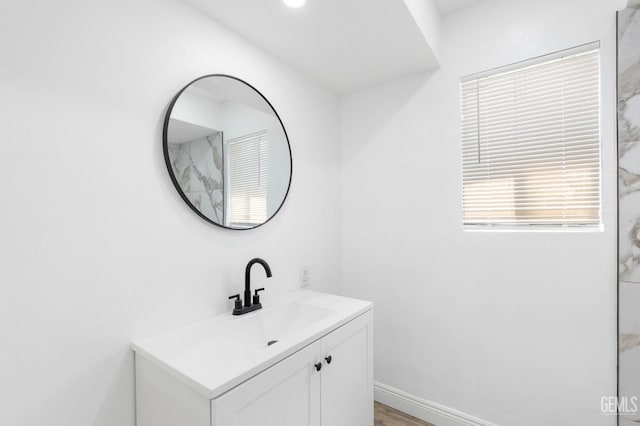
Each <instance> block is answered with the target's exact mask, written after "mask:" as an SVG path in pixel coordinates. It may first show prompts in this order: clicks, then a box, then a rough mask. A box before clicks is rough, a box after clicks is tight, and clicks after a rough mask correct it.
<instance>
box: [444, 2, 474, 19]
mask: <svg viewBox="0 0 640 426" xmlns="http://www.w3.org/2000/svg"><path fill="white" fill-rule="evenodd" d="M435 1H436V4H437V5H438V8H439V9H440V12H441V13H442V14H443V15H448V14H450V13H452V12H455V11H457V10H459V9H462V8H463V7H467V6H469V5H470V4H472V3H476V2H477V1H478V0H435Z"/></svg>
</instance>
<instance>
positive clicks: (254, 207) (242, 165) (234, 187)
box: [225, 132, 268, 228]
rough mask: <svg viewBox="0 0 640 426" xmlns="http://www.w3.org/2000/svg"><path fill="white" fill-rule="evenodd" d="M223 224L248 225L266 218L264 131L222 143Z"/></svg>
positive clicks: (262, 221)
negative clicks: (223, 153) (223, 166)
mask: <svg viewBox="0 0 640 426" xmlns="http://www.w3.org/2000/svg"><path fill="white" fill-rule="evenodd" d="M225 149H226V155H225V160H226V164H225V169H226V174H225V178H226V179H225V180H226V194H227V197H225V202H226V203H227V208H226V209H225V211H226V212H228V213H227V217H226V223H227V226H229V225H233V226H234V227H247V228H251V227H254V226H256V225H259V224H261V223H264V222H265V221H266V220H267V160H268V158H267V132H260V133H254V134H251V135H247V136H243V137H240V138H236V139H231V140H229V141H227V142H226V144H225Z"/></svg>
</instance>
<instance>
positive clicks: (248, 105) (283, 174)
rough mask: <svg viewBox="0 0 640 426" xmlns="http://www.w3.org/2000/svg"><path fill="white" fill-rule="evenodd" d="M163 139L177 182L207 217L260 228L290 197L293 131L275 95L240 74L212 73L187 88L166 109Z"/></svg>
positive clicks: (240, 226) (231, 225) (226, 224)
mask: <svg viewBox="0 0 640 426" xmlns="http://www.w3.org/2000/svg"><path fill="white" fill-rule="evenodd" d="M163 144H164V158H165V161H166V163H167V168H168V169H169V175H170V176H171V180H172V181H173V184H174V185H175V187H176V189H177V190H178V192H179V193H180V196H181V197H182V199H183V200H184V201H185V202H186V203H187V204H188V205H189V207H191V209H192V210H193V211H195V212H196V213H197V214H198V215H199V216H200V217H202V218H203V219H205V220H206V221H208V222H211V223H213V224H215V225H218V226H222V227H224V228H230V229H251V228H255V227H257V226H260V225H262V224H264V223H265V222H267V221H269V219H271V218H272V217H273V216H274V215H275V214H276V213H278V210H280V207H282V204H283V203H284V200H285V198H287V193H288V192H289V185H290V184H291V167H292V164H291V163H292V161H291V148H290V146H289V139H288V137H287V132H286V131H285V129H284V126H283V125H282V121H281V120H280V117H279V116H278V114H277V113H276V111H275V110H274V109H273V107H272V106H271V104H270V103H269V101H268V100H267V99H266V98H265V97H264V96H263V95H262V94H261V93H260V92H259V91H258V90H256V89H255V88H254V87H253V86H251V85H250V84H248V83H246V82H244V81H242V80H240V79H238V78H235V77H231V76H228V75H221V74H215V75H207V76H204V77H200V78H198V79H196V80H194V81H192V82H191V83H189V84H188V85H187V86H186V87H185V88H184V89H182V90H181V91H180V92H179V93H178V94H177V95H176V97H175V98H174V100H173V102H172V103H171V105H170V106H169V110H168V111H167V116H166V118H165V122H164V133H163Z"/></svg>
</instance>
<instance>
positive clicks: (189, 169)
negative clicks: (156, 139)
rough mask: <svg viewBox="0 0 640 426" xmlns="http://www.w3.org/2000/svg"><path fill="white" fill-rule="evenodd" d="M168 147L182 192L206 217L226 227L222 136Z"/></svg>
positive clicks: (218, 134) (213, 136)
mask: <svg viewBox="0 0 640 426" xmlns="http://www.w3.org/2000/svg"><path fill="white" fill-rule="evenodd" d="M167 147H168V150H169V158H170V160H171V167H172V168H173V173H174V176H175V177H176V179H177V180H178V183H179V184H180V188H181V189H182V192H183V193H184V194H185V195H186V197H187V198H188V199H189V201H190V202H191V204H193V205H194V206H195V207H196V208H197V209H198V210H199V211H200V212H201V213H202V214H204V215H205V216H207V217H208V218H209V219H211V220H213V221H214V222H216V223H223V222H224V218H223V211H224V182H223V172H222V171H223V167H224V166H223V163H222V133H216V134H214V135H210V136H207V137H204V138H200V139H196V140H193V141H190V142H186V143H169V144H167Z"/></svg>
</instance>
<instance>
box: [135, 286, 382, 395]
mask: <svg viewBox="0 0 640 426" xmlns="http://www.w3.org/2000/svg"><path fill="white" fill-rule="evenodd" d="M370 308H371V303H370V302H364V301H360V300H356V299H350V298H344V297H340V296H334V295H329V294H324V293H317V292H312V291H307V290H298V291H295V292H291V293H288V294H286V295H283V296H280V297H277V298H274V299H272V300H269V299H268V298H266V300H263V308H262V309H261V310H258V311H254V312H251V313H249V314H245V315H242V316H233V315H231V313H230V312H229V313H226V314H223V315H219V316H215V317H211V318H207V319H205V320H202V321H198V322H196V323H193V324H190V325H187V326H184V327H180V328H177V329H173V330H170V331H167V332H165V333H162V334H159V335H155V336H152V337H149V338H146V339H142V340H139V341H136V342H134V343H133V344H132V349H133V350H134V351H135V352H136V356H143V357H146V358H147V359H149V360H151V361H152V362H154V363H155V364H156V365H158V366H160V367H161V368H162V369H164V370H165V371H166V372H168V373H169V374H171V375H173V376H174V377H176V378H178V379H180V380H181V381H183V382H185V383H187V384H188V385H190V386H191V387H192V388H194V389H195V390H197V391H199V392H201V393H203V394H205V395H206V396H207V397H209V398H214V397H216V396H217V395H220V394H221V393H223V392H226V391H227V390H229V389H231V388H232V387H234V386H236V385H237V384H239V383H242V382H243V381H245V380H247V379H248V378H250V377H252V376H253V375H255V374H257V373H258V372H259V371H262V370H264V369H265V368H268V367H269V366H270V365H273V364H275V363H277V362H278V361H280V360H281V359H284V358H285V357H287V356H289V355H290V354H292V353H293V352H296V351H297V350H299V349H301V348H302V347H304V346H306V345H307V344H309V343H311V342H312V341H314V340H317V339H318V338H320V337H322V336H323V335H325V334H327V333H329V332H331V331H333V330H335V329H336V328H338V327H339V326H340V325H342V324H344V323H346V322H348V321H350V320H351V319H353V318H355V317H356V316H358V315H360V314H362V313H363V312H365V311H366V310H368V309H370Z"/></svg>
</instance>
